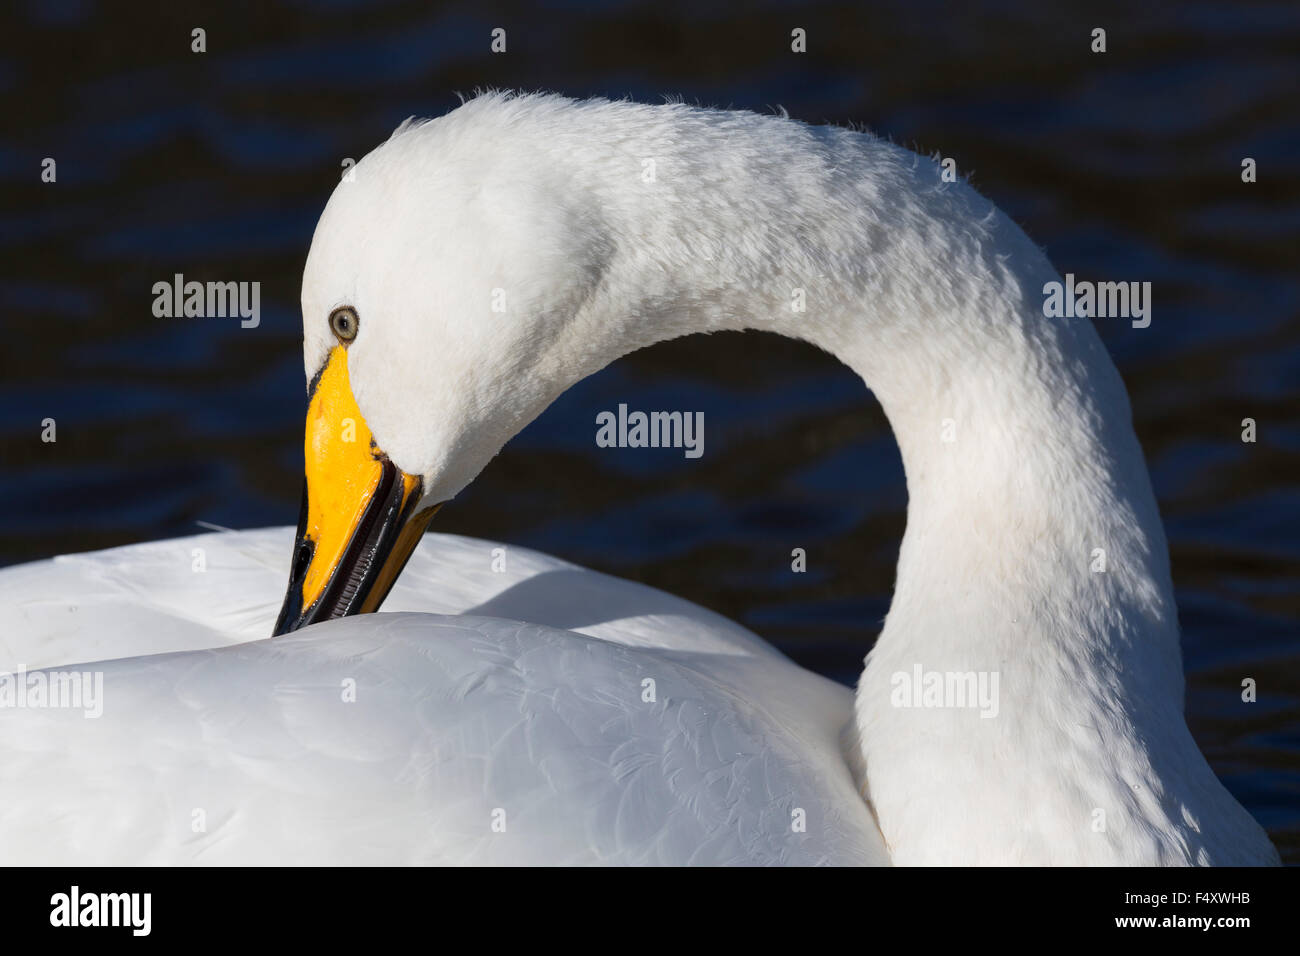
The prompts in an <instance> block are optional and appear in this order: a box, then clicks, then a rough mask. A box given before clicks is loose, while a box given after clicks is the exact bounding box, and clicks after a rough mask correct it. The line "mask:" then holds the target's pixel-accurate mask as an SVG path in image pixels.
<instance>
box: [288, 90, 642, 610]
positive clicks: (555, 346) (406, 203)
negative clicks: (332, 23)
mask: <svg viewBox="0 0 1300 956" xmlns="http://www.w3.org/2000/svg"><path fill="white" fill-rule="evenodd" d="M473 105H474V104H473V103H471V104H469V105H467V106H464V107H461V109H460V110H457V111H455V112H454V113H451V114H448V115H447V116H444V117H442V118H441V119H439V120H434V121H431V122H428V123H424V124H419V125H414V126H412V125H410V124H409V122H408V124H403V126H402V127H401V128H399V129H398V131H397V132H396V133H395V134H394V135H393V137H392V138H391V139H390V140H389V141H388V142H387V143H385V144H383V145H382V146H380V147H379V148H378V149H376V150H375V151H374V152H372V153H371V154H370V155H368V156H366V157H365V158H364V159H362V160H361V161H360V162H359V163H358V164H357V165H356V166H355V167H354V168H353V169H352V170H351V171H350V173H349V174H348V175H346V176H345V177H344V179H343V181H341V182H340V183H339V184H338V186H337V187H336V188H335V191H334V193H333V195H332V197H331V198H330V200H329V203H328V204H327V206H326V208H325V211H324V213H323V214H322V215H321V218H320V221H319V223H318V225H317V228H316V233H315V236H314V238H313V240H312V245H311V251H310V253H309V254H308V257H307V263H306V267H305V269H304V273H303V284H302V313H303V358H304V366H305V371H306V377H307V379H308V382H309V386H308V392H309V407H308V416H307V430H306V441H305V443H304V445H305V459H306V461H305V465H306V468H305V471H306V480H305V486H304V495H303V498H304V500H303V507H302V512H301V515H300V519H299V529H298V540H297V544H296V548H295V552H294V559H293V564H292V570H291V574H290V582H289V588H288V593H287V595H286V597H285V603H284V606H283V609H282V611H281V613H280V618H279V620H278V621H277V623H276V627H275V632H274V633H275V634H277V635H278V634H283V633H286V632H288V631H292V630H296V629H297V628H299V627H302V626H305V625H306V624H310V623H314V622H316V621H321V620H328V619H331V618H335V617H342V616H345V615H349V614H356V613H362V612H366V611H373V610H375V609H377V608H378V606H379V604H380V603H381V602H382V601H383V599H384V597H385V596H386V595H387V593H388V590H389V588H391V586H392V584H393V582H394V581H395V580H396V577H397V575H398V573H399V572H400V571H401V568H402V567H403V565H404V564H405V562H406V559H407V558H408V557H409V556H410V553H411V551H412V550H413V549H414V548H415V545H416V544H417V543H418V541H419V537H420V535H421V534H422V533H423V531H424V530H425V527H426V526H427V524H428V521H429V519H430V518H431V517H432V515H433V512H434V511H436V509H437V508H438V507H440V506H441V504H442V503H443V502H445V501H447V500H448V499H450V498H452V497H453V496H455V495H456V494H457V493H458V492H460V491H461V490H462V489H463V488H464V487H465V486H466V485H468V484H469V483H470V482H471V481H472V480H473V479H474V478H475V477H476V476H477V475H478V473H479V472H480V471H481V470H482V469H483V467H484V466H485V465H486V464H487V463H488V461H489V460H491V458H492V457H493V456H494V455H495V454H496V453H497V452H498V451H499V450H500V449H501V447H502V446H503V445H504V444H505V443H506V442H507V441H508V440H509V439H510V438H511V437H513V436H514V435H515V434H516V433H517V432H518V431H519V430H520V429H522V428H523V427H524V426H525V425H527V424H528V422H529V421H531V420H532V419H533V418H535V417H536V416H537V415H538V414H540V413H541V412H542V411H543V410H544V409H545V408H546V406H547V405H549V404H550V402H551V401H552V400H553V399H554V398H555V397H556V396H557V395H559V394H560V393H561V392H562V391H564V389H565V388H567V387H568V386H569V385H571V384H573V383H574V382H576V381H578V380H579V379H581V378H582V377H584V376H585V375H587V374H589V373H590V372H592V371H595V370H596V369H598V368H600V367H601V366H603V365H604V364H607V363H608V362H609V361H611V360H612V359H613V358H615V357H617V354H619V349H618V346H617V343H616V342H614V341H612V339H611V340H610V341H606V342H603V343H602V342H601V341H598V337H597V336H595V334H594V331H595V330H597V329H599V328H600V323H596V322H594V321H592V318H591V316H590V315H588V314H586V313H588V312H589V311H590V309H588V308H587V306H589V305H590V302H589V300H590V298H591V295H592V292H593V290H594V289H596V287H597V286H598V284H599V282H600V278H601V275H602V272H603V255H602V252H601V250H602V248H603V246H602V244H601V242H600V240H599V234H598V230H596V229H593V228H592V224H591V221H590V213H589V211H588V210H584V209H582V208H580V206H579V204H578V202H577V201H576V197H575V196H574V192H573V191H572V190H566V189H565V188H564V186H565V184H564V183H563V182H557V181H552V180H548V179H547V177H546V175H545V174H544V173H543V172H542V171H541V170H539V169H538V166H537V164H535V163H533V162H532V160H531V158H530V156H529V155H528V152H527V151H526V150H521V149H519V147H518V144H514V146H513V148H511V146H510V145H508V139H507V138H506V132H505V131H503V130H494V129H493V126H492V124H490V123H488V124H485V123H469V122H465V121H464V118H463V117H459V116H458V114H460V113H463V112H464V111H466V110H468V109H469V108H470V107H471V106H473ZM607 338H609V337H608V336H607Z"/></svg>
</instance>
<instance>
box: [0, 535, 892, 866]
mask: <svg viewBox="0 0 1300 956" xmlns="http://www.w3.org/2000/svg"><path fill="white" fill-rule="evenodd" d="M291 533H292V529H289V528H275V529H264V530H260V531H245V532H236V533H229V534H208V535H198V536H194V537H191V538H181V539H176V540H171V541H157V542H150V543H147V544H141V545H133V546H128V547H122V548H114V549H111V550H108V551H102V552H96V553H92V554H85V555H68V556H64V557H60V558H56V559H53V560H51V561H41V562H35V563H33V564H30V565H26V566H22V567H18V568H12V569H7V570H5V571H0V594H3V595H4V596H5V597H6V601H5V603H4V609H3V611H2V612H0V614H2V615H3V624H4V628H3V633H4V634H6V635H9V639H8V640H6V641H5V642H4V644H3V647H2V649H3V654H4V660H3V661H0V669H7V670H10V671H14V672H17V671H18V670H19V668H23V667H25V668H26V669H27V670H29V671H31V670H35V669H36V668H37V667H57V668H58V669H60V670H64V671H67V670H74V669H75V670H81V669H91V670H95V671H99V672H102V673H103V675H104V676H103V682H104V691H103V698H104V699H103V701H102V715H101V716H99V717H95V718H87V717H85V716H83V713H82V712H81V711H79V710H76V709H71V708H68V709H40V708H33V709H22V710H13V711H10V712H8V713H5V714H4V721H5V722H4V725H3V728H4V736H3V739H4V741H5V742H6V746H5V747H4V756H5V760H4V761H3V766H0V788H3V790H4V792H5V794H6V797H5V799H4V801H3V802H2V804H0V833H2V834H3V837H4V839H3V843H2V844H0V845H3V847H4V849H3V858H4V862H6V863H27V864H41V865H54V864H64V865H72V864H79V865H111V864H120V863H122V862H123V861H130V862H133V863H140V864H148V865H169V864H184V863H202V864H225V863H241V864H276V863H287V862H295V863H300V864H304V865H307V864H325V863H334V864H338V863H345V864H398V863H405V864H417V863H423V864H428V863H470V864H493V863H510V864H596V863H600V864H616V863H617V864H700V865H706V864H712V865H724V864H732V863H745V864H755V863H772V864H788V865H813V864H851V863H863V862H876V863H885V862H887V861H888V856H887V854H886V853H885V851H884V848H883V845H882V844H881V841H880V837H879V834H878V832H877V830H876V827H875V823H874V822H873V821H872V819H871V816H870V813H869V812H868V811H867V809H866V806H865V804H863V803H862V801H861V800H859V799H858V797H857V794H856V791H855V787H854V783H853V780H852V778H851V776H850V774H849V772H848V769H847V767H846V766H845V764H844V761H843V759H842V756H841V754H840V750H839V732H840V728H841V727H842V726H843V724H844V723H845V721H847V720H848V718H849V715H850V713H851V710H852V695H851V694H850V692H849V691H848V690H847V689H846V688H843V687H841V686H839V685H836V684H834V683H832V682H831V681H828V680H825V679H824V678H821V677H818V676H817V675H815V674H811V673H809V672H807V671H804V670H802V669H800V668H798V667H796V666H795V665H793V664H792V663H790V662H789V661H788V660H786V659H785V658H784V657H782V656H781V655H780V654H777V653H776V652H774V651H773V650H772V649H771V648H770V647H769V646H768V645H766V644H764V643H763V642H762V641H761V640H759V639H758V638H757V637H755V636H754V635H753V634H751V633H749V632H748V631H746V630H745V629H743V628H741V627H739V626H737V625H735V624H733V623H731V622H730V621H728V620H726V619H725V618H722V617H720V616H718V615H715V614H712V613H710V612H708V611H706V610H704V609H702V608H699V607H697V606H695V605H692V604H689V603H688V602H686V601H682V600H680V599H679V598H675V597H673V596H672V595H669V594H665V593H663V592H661V591H657V590H655V589H653V588H648V587H645V586H643V585H639V584H635V583H633V582H629V581H623V580H620V579H618V578H611V577H608V576H606V575H603V574H599V573H597V572H593V571H588V570H586V569H583V568H580V567H577V566H575V565H571V564H569V563H567V562H564V561H560V560H558V559H555V558H552V557H550V556H547V555H544V554H539V553H537V552H532V551H529V550H527V549H524V548H516V547H507V546H504V545H500V544H496V543H493V542H486V541H480V540H476V539H472V538H462V537H457V536H454V535H433V534H431V535H429V536H427V538H426V540H425V541H424V542H423V543H422V545H421V547H420V548H419V549H418V550H417V551H416V553H415V555H413V557H412V559H411V562H410V564H409V565H408V567H407V572H406V574H404V575H403V579H402V582H401V583H400V584H399V585H398V586H397V587H396V588H395V589H394V591H393V593H392V595H391V596H390V598H389V603H388V605H387V608H389V609H392V610H396V611H398V612H399V613H388V612H387V611H386V612H385V613H384V614H383V615H381V616H367V617H360V618H347V619H344V620H340V621H332V622H329V623H325V624H321V625H318V626H317V627H314V628H312V629H310V630H306V631H301V632H299V633H297V634H293V635H288V636H286V637H279V638H275V639H271V640H268V639H266V637H265V633H266V628H267V622H268V620H269V619H270V618H271V617H272V616H273V615H274V612H275V608H276V606H277V605H278V604H279V601H280V598H281V597H282V594H281V591H282V584H283V577H284V575H285V574H286V573H287V567H286V566H285V565H286V561H285V558H286V556H287V555H288V553H289V550H290V547H289V546H290V543H291ZM501 548H505V552H504V553H505V554H506V555H508V560H507V561H506V562H505V564H504V567H503V566H502V564H501V563H500V562H496V567H497V570H495V571H494V570H493V569H492V568H493V564H494V561H493V551H494V550H497V549H501ZM196 551H199V552H201V553H202V554H203V560H204V565H205V570H203V571H195V570H194V554H195V552H196ZM498 553H500V552H498ZM268 566H269V568H268ZM269 572H276V573H269ZM525 616H526V617H527V618H528V619H529V620H530V621H531V623H522V622H521V621H519V620H516V619H515V618H518V617H525ZM88 621H89V622H95V623H94V624H93V625H89V626H88V625H87V623H86V622H88ZM68 622H73V623H71V624H70V625H69V623H68ZM542 622H549V623H542ZM91 627H93V631H94V639H93V641H88V640H87V639H86V637H85V634H86V632H87V631H88V630H90V629H91ZM169 649H170V651H171V652H170V653H166V652H165V651H167V650H169ZM100 658H117V659H107V660H100ZM647 679H650V680H653V681H654V684H653V694H652V696H653V698H654V700H652V701H648V700H647V699H646V697H647V689H648V688H647V687H646V686H645V685H644V681H645V680H647ZM346 682H352V684H351V685H348V684H346ZM349 686H350V687H352V688H353V689H354V693H352V694H351V695H350V696H351V697H352V699H350V700H345V690H346V689H347V688H348V687H349ZM795 812H798V813H799V814H801V815H802V817H803V818H804V819H806V820H807V821H810V824H809V825H808V826H807V827H806V828H800V827H796V826H795V825H794V824H795V820H794V818H793V817H792V814H794V813H795ZM196 814H197V815H196Z"/></svg>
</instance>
